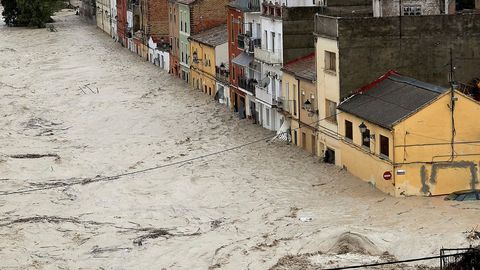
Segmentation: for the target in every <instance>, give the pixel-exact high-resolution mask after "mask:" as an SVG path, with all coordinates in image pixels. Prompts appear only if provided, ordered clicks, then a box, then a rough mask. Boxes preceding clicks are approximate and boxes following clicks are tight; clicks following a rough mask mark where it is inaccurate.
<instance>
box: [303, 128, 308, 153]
mask: <svg viewBox="0 0 480 270" xmlns="http://www.w3.org/2000/svg"><path fill="white" fill-rule="evenodd" d="M302 148H303V149H304V150H307V134H305V132H302Z"/></svg>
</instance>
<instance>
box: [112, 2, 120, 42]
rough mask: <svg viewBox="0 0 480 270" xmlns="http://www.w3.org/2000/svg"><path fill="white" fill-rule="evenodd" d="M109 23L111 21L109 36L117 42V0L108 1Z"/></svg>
mask: <svg viewBox="0 0 480 270" xmlns="http://www.w3.org/2000/svg"><path fill="white" fill-rule="evenodd" d="M110 14H111V15H110V21H111V26H110V27H111V30H110V32H111V35H112V38H113V39H114V40H115V41H118V40H119V37H118V28H117V19H118V15H117V0H110Z"/></svg>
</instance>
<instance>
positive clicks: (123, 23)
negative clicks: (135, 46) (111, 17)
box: [117, 0, 127, 46]
mask: <svg viewBox="0 0 480 270" xmlns="http://www.w3.org/2000/svg"><path fill="white" fill-rule="evenodd" d="M126 28H127V0H117V34H118V38H119V40H120V43H122V45H124V46H126V45H127V44H126V40H125V32H126V30H127V29H126Z"/></svg>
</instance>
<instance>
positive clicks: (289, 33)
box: [254, 2, 323, 131]
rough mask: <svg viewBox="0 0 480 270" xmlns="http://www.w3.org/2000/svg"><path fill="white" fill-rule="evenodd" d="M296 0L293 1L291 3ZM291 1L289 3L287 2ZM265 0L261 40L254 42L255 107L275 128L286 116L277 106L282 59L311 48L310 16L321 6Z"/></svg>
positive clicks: (268, 126) (260, 119) (264, 123)
mask: <svg viewBox="0 0 480 270" xmlns="http://www.w3.org/2000/svg"><path fill="white" fill-rule="evenodd" d="M293 4H295V2H292V5H293ZM289 5H290V3H289ZM289 5H288V6H287V5H284V6H279V5H275V4H272V3H267V2H264V3H263V4H262V7H261V14H260V29H259V31H258V32H260V33H259V35H260V40H261V42H260V44H259V45H257V46H255V49H254V56H255V65H256V75H255V80H256V81H257V82H258V83H257V84H256V85H255V101H256V102H255V103H256V104H255V109H256V111H257V114H258V122H259V123H260V124H261V125H262V126H263V127H264V128H266V129H270V130H275V131H276V130H278V129H279V128H280V127H281V125H282V124H283V122H284V121H285V118H284V117H283V115H282V114H281V113H280V112H279V111H278V110H277V107H278V102H279V100H280V99H281V98H282V97H281V91H282V90H281V89H282V76H283V72H282V67H283V65H284V63H287V62H289V61H292V60H294V59H297V58H299V57H302V56H304V55H307V54H310V53H312V52H314V50H315V49H314V48H315V47H314V42H313V37H312V35H311V33H312V32H313V19H314V16H315V14H316V13H318V12H322V10H323V7H319V6H315V7H312V6H307V7H295V6H294V7H290V6H289Z"/></svg>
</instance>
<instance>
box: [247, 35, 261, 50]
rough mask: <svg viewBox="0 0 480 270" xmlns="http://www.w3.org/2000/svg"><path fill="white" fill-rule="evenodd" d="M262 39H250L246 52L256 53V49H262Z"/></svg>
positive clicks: (248, 39)
mask: <svg viewBox="0 0 480 270" xmlns="http://www.w3.org/2000/svg"><path fill="white" fill-rule="evenodd" d="M261 41H262V40H261V39H260V38H252V37H249V38H247V39H246V40H245V52H246V53H250V54H252V53H254V52H255V47H260V46H261V44H262V43H261Z"/></svg>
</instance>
